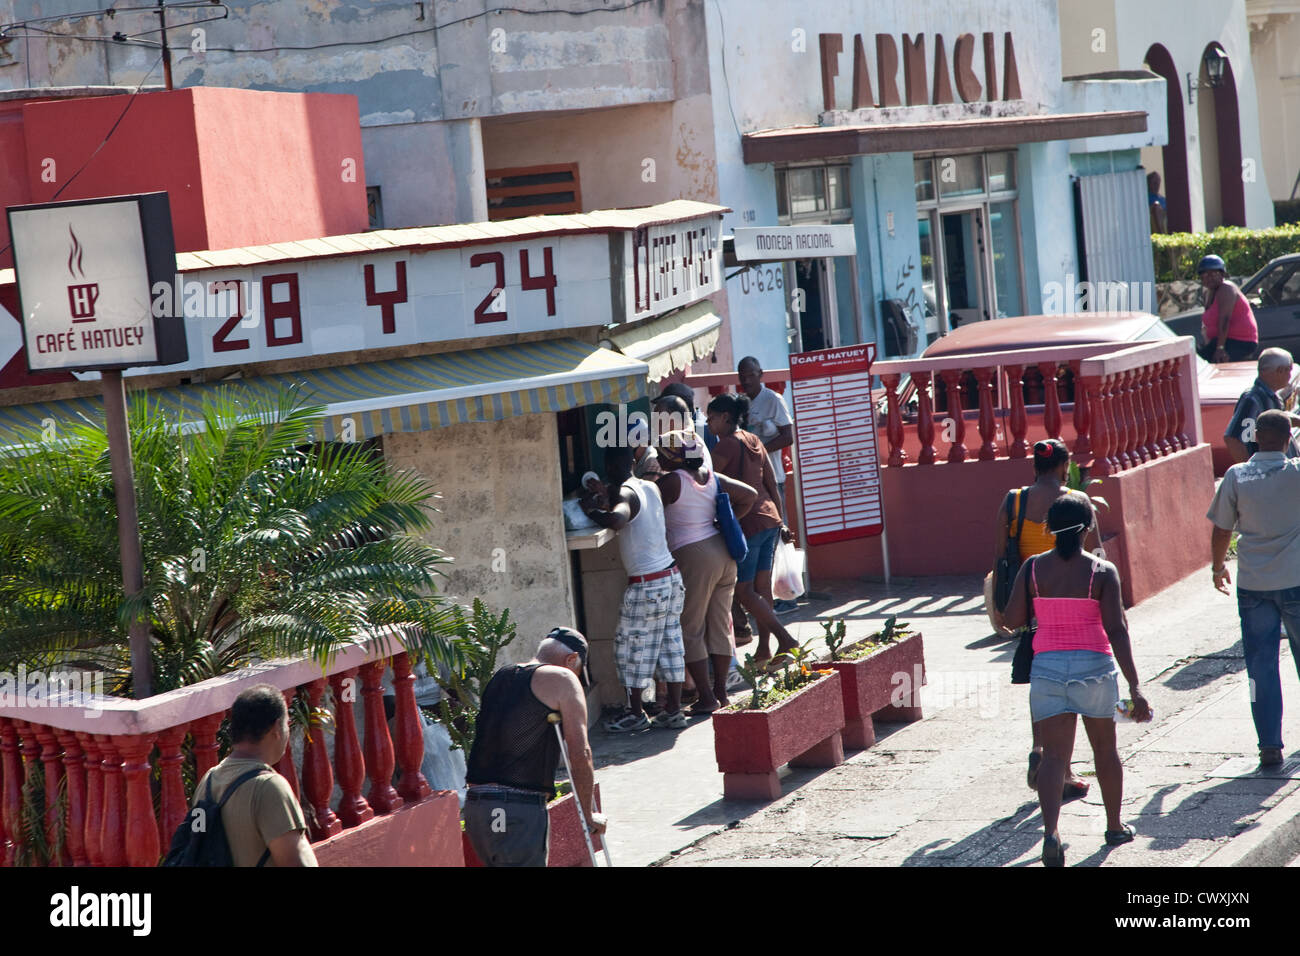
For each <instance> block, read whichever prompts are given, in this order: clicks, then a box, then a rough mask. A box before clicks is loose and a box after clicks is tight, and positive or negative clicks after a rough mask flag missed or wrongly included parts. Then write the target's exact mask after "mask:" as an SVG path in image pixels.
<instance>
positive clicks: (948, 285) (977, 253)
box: [939, 205, 992, 328]
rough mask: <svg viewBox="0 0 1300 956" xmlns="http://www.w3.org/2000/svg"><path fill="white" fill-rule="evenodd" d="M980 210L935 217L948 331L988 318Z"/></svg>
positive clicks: (942, 214) (982, 210) (983, 216)
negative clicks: (940, 242) (940, 251)
mask: <svg viewBox="0 0 1300 956" xmlns="http://www.w3.org/2000/svg"><path fill="white" fill-rule="evenodd" d="M984 210H985V207H984V206H982V205H981V206H977V207H975V208H971V209H962V210H958V211H953V212H947V211H944V212H942V213H941V214H940V216H939V223H940V233H941V236H942V242H943V291H944V300H945V308H946V309H947V316H948V324H949V326H950V327H951V328H957V327H958V326H961V325H966V324H967V323H970V322H980V321H983V320H985V319H988V318H991V317H992V316H991V313H990V310H989V302H990V298H991V297H990V296H989V275H988V270H987V268H986V266H987V257H986V254H985V250H986V249H987V247H988V244H987V239H986V237H985V234H984V230H985V223H986V219H987V217H986V215H985V211H984Z"/></svg>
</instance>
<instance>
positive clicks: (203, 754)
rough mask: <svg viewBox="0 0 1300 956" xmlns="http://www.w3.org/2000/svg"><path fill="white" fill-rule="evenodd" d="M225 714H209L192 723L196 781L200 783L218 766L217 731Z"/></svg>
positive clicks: (191, 731)
mask: <svg viewBox="0 0 1300 956" xmlns="http://www.w3.org/2000/svg"><path fill="white" fill-rule="evenodd" d="M225 716H226V715H225V714H209V715H208V716H207V717H199V718H197V719H195V720H191V721H190V733H191V734H192V735H193V737H194V779H195V781H196V782H197V781H199V780H202V779H203V775H204V774H205V773H207V772H208V771H209V770H211V769H212V768H213V767H215V766H216V765H217V748H218V746H219V745H218V744H217V731H218V730H220V729H221V721H222V720H224V719H225Z"/></svg>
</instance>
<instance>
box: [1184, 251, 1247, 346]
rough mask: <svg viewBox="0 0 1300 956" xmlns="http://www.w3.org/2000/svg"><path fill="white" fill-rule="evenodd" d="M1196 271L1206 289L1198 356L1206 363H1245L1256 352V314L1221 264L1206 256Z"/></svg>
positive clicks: (1219, 261)
mask: <svg viewBox="0 0 1300 956" xmlns="http://www.w3.org/2000/svg"><path fill="white" fill-rule="evenodd" d="M1197 271H1198V272H1199V273H1200V276H1201V285H1202V286H1203V287H1204V288H1205V297H1206V298H1205V301H1206V306H1205V313H1204V315H1202V316H1201V326H1202V332H1203V334H1204V336H1205V344H1204V345H1203V346H1202V347H1201V349H1200V350H1199V351H1200V354H1201V357H1202V358H1203V359H1205V360H1206V361H1207V362H1244V361H1246V360H1248V359H1252V358H1254V357H1255V353H1256V351H1258V349H1259V325H1258V324H1257V323H1256V322H1255V312H1254V310H1252V309H1251V307H1250V303H1249V302H1247V301H1246V296H1245V294H1244V293H1242V291H1241V289H1239V288H1237V285H1236V283H1234V282H1232V281H1231V280H1230V279H1229V278H1228V273H1227V269H1226V267H1225V266H1224V263H1223V260H1222V259H1220V258H1219V257H1218V256H1206V257H1205V258H1204V259H1202V260H1201V263H1200V265H1199V266H1198V267H1197Z"/></svg>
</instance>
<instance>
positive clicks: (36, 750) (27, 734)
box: [14, 720, 41, 843]
mask: <svg viewBox="0 0 1300 956" xmlns="http://www.w3.org/2000/svg"><path fill="white" fill-rule="evenodd" d="M14 727H15V729H17V731H18V741H19V743H20V744H21V745H22V749H21V750H20V751H19V752H20V753H21V755H22V760H23V778H22V779H23V780H24V782H25V781H26V780H27V778H28V777H30V776H31V775H32V770H33V769H35V767H36V766H37V765H38V764H39V763H40V759H41V744H40V741H38V740H37V739H36V728H35V726H34V725H33V724H31V723H30V722H29V721H26V720H15V721H14ZM22 842H23V843H26V842H27V841H26V840H23V841H22Z"/></svg>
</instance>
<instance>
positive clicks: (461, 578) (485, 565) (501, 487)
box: [384, 414, 574, 664]
mask: <svg viewBox="0 0 1300 956" xmlns="http://www.w3.org/2000/svg"><path fill="white" fill-rule="evenodd" d="M384 460H385V461H386V462H387V463H388V464H389V466H390V467H392V468H395V469H410V470H412V471H415V472H417V473H419V474H420V475H422V476H423V477H424V478H426V479H428V480H429V481H430V482H431V483H432V484H433V486H434V488H435V489H436V490H437V491H438V492H439V494H440V495H441V499H440V500H439V501H438V504H437V507H438V510H439V514H437V515H435V517H434V522H433V527H432V528H431V529H430V531H429V532H428V533H427V535H426V536H425V537H426V540H427V541H428V542H429V543H430V544H433V545H436V546H437V547H439V548H442V549H443V550H444V551H445V552H446V553H447V554H448V555H450V556H451V557H452V559H453V563H452V564H450V565H448V566H447V567H446V569H445V570H446V577H445V579H444V582H443V585H442V590H443V593H445V594H447V595H448V596H450V597H452V598H453V599H454V600H456V601H457V602H459V603H461V604H470V603H472V602H473V600H474V598H476V597H479V598H482V599H483V600H484V601H485V602H487V604H488V605H489V606H491V607H492V608H493V609H494V610H497V611H500V610H501V609H502V608H509V609H510V616H511V618H512V619H513V620H514V621H515V624H516V626H517V628H518V631H519V637H518V639H517V640H516V641H515V643H514V644H511V645H510V647H508V648H506V650H505V651H504V652H503V655H502V660H501V663H503V664H506V663H514V662H519V661H524V660H527V659H528V658H529V657H531V656H532V653H533V651H535V650H536V649H537V645H538V644H539V643H540V642H541V639H542V637H543V636H544V635H545V634H546V632H547V631H549V630H550V629H551V628H553V627H555V626H557V625H565V626H572V625H573V623H574V605H573V594H572V590H571V584H570V575H569V566H568V561H567V556H568V552H567V551H564V550H563V544H564V519H563V515H562V513H561V510H560V499H561V497H562V496H561V491H560V456H559V438H558V433H557V426H556V418H555V415H553V414H540V415H523V416H519V417H516V418H508V419H506V420H505V421H500V422H485V423H473V424H463V425H452V426H450V427H448V428H440V429H435V430H433V431H427V432H400V433H397V434H390V435H385V436H384Z"/></svg>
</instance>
